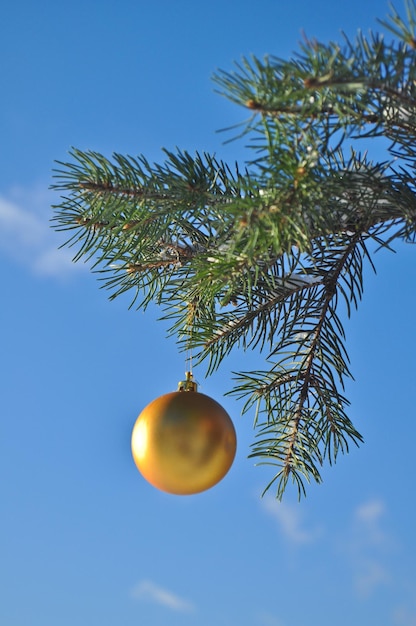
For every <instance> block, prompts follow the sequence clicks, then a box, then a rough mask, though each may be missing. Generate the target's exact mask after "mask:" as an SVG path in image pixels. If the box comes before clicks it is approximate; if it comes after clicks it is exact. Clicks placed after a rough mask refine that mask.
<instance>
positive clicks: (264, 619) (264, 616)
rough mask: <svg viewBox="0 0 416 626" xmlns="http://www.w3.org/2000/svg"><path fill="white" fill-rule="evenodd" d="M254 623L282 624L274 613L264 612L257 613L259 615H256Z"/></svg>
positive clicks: (268, 625) (271, 625) (272, 625)
mask: <svg viewBox="0 0 416 626" xmlns="http://www.w3.org/2000/svg"><path fill="white" fill-rule="evenodd" d="M256 623H257V624H258V625H259V626H283V622H282V621H280V619H278V618H277V617H276V616H275V615H272V614H271V613H265V612H262V613H259V615H257V616H256Z"/></svg>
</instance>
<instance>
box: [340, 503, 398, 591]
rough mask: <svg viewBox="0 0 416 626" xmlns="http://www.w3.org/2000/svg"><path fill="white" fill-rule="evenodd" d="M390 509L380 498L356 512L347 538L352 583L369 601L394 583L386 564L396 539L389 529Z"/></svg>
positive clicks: (358, 508)
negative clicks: (388, 513)
mask: <svg viewBox="0 0 416 626" xmlns="http://www.w3.org/2000/svg"><path fill="white" fill-rule="evenodd" d="M385 515H386V506H385V504H384V502H383V501H382V500H380V499H379V498H372V499H370V500H368V501H366V502H364V503H362V504H360V505H359V506H357V507H356V509H355V510H354V511H353V514H352V522H351V525H350V528H349V530H348V533H347V535H346V536H345V537H344V539H343V552H344V553H346V555H347V558H348V561H349V563H350V567H351V571H352V580H353V585H354V588H355V590H356V592H357V594H358V596H360V597H362V598H367V597H369V596H370V595H372V594H373V593H374V592H376V591H378V590H379V589H380V588H381V587H384V586H386V585H389V584H390V583H391V582H392V576H391V574H390V571H389V568H388V566H387V564H386V561H387V556H388V552H389V551H390V549H391V547H392V545H393V539H392V537H391V536H390V535H389V533H388V532H387V531H386V530H385V528H384V526H385V523H384V517H385Z"/></svg>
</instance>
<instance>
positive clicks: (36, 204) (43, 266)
mask: <svg viewBox="0 0 416 626" xmlns="http://www.w3.org/2000/svg"><path fill="white" fill-rule="evenodd" d="M52 202H53V197H52V195H51V194H50V193H49V192H48V190H47V189H33V190H26V189H23V188H21V189H14V190H12V191H11V192H10V194H9V195H8V196H7V197H6V196H4V195H2V196H1V195H0V251H1V252H2V254H3V255H6V256H7V257H8V258H9V259H11V260H12V261H14V262H16V263H19V264H20V265H24V266H25V267H28V268H29V269H30V270H32V271H33V272H34V273H36V274H40V275H47V276H55V277H60V276H63V275H65V274H68V272H73V271H74V270H79V269H80V268H83V267H85V266H83V265H81V264H80V265H77V264H74V263H73V262H72V256H73V253H71V252H70V251H69V250H66V249H64V250H58V247H59V245H60V244H61V243H62V242H63V239H62V238H60V237H59V236H58V234H57V233H56V232H54V231H53V230H52V229H51V224H50V218H51V216H52V211H51V208H50V206H51V204H52Z"/></svg>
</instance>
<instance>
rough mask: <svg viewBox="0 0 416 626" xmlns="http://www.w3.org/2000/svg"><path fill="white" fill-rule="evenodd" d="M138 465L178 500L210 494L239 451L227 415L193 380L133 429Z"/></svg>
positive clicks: (159, 400) (141, 417)
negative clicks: (209, 490) (192, 495)
mask: <svg viewBox="0 0 416 626" xmlns="http://www.w3.org/2000/svg"><path fill="white" fill-rule="evenodd" d="M131 447H132V453H133V459H134V462H135V463H136V465H137V468H138V469H139V471H140V472H141V474H142V475H143V476H144V478H145V479H146V480H147V481H148V482H149V483H151V484H152V485H153V486H154V487H157V488H158V489H161V490H162V491H166V492H168V493H172V494H176V495H190V494H194V493H199V492H201V491H205V490H206V489H209V488H210V487H213V486H214V485H215V484H217V483H218V482H219V481H220V480H221V479H222V478H224V476H225V474H226V473H227V472H228V470H229V469H230V467H231V465H232V463H233V460H234V457H235V453H236V447H237V441H236V434H235V429H234V425H233V423H232V421H231V419H230V416H229V415H228V413H227V412H226V411H225V409H224V408H223V407H222V406H221V405H220V404H218V402H216V401H215V400H213V399H212V398H210V397H209V396H206V395H204V394H203V393H199V392H198V391H197V384H196V382H195V381H194V380H193V379H192V374H191V373H190V372H187V374H186V380H185V381H181V382H180V383H179V385H178V391H174V392H172V393H167V394H165V395H163V396H160V397H159V398H156V400H153V402H151V403H150V404H148V405H147V406H146V407H145V408H144V409H143V411H142V412H141V413H140V415H139V417H138V418H137V421H136V423H135V425H134V428H133V433H132V440H131Z"/></svg>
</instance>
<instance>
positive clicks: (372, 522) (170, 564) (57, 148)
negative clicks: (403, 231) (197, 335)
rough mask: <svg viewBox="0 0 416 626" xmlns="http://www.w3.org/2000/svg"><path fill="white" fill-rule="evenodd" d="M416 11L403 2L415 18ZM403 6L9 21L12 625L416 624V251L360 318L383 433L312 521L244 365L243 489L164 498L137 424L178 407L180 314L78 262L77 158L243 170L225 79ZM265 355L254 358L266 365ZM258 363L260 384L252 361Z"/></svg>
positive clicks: (47, 9)
mask: <svg viewBox="0 0 416 626" xmlns="http://www.w3.org/2000/svg"><path fill="white" fill-rule="evenodd" d="M397 8H398V9H399V10H400V11H401V10H402V7H401V5H400V4H399V5H397ZM387 11H388V5H387V2H383V1H381V0H379V1H375V0H367V1H366V2H363V1H362V0H349V1H348V2H346V1H343V0H339V1H338V2H327V1H324V0H315V1H314V2H310V0H292V1H291V2H280V1H278V0H257V1H256V2H252V1H251V2H248V1H246V0H240V1H239V2H238V3H234V2H231V1H230V0H211V1H210V2H209V3H202V2H190V1H188V0H176V1H175V2H173V1H167V0H165V1H159V0H154V1H153V2H142V1H141V0H135V1H131V0H118V1H117V2H114V0H113V1H112V2H108V1H106V0H101V1H96V2H94V1H92V0H73V1H72V2H70V3H66V2H65V3H64V2H59V1H58V2H57V1H56V0H55V1H54V2H52V1H41V0H40V1H38V2H29V1H26V2H25V1H20V0H14V2H13V3H12V2H8V3H7V4H5V5H4V6H3V7H2V16H1V18H0V31H1V36H0V68H1V73H0V75H1V79H2V95H1V98H0V264H1V265H0V269H1V277H2V279H1V292H2V304H1V307H0V321H1V324H0V333H1V340H0V341H1V343H0V345H1V350H0V359H1V376H0V472H1V481H0V625H1V626H74V625H76V626H95V625H97V626H98V625H99V626H119V625H122V626H138V625H139V624H140V625H142V624H143V625H146V626H166V624H169V625H170V626H212V625H213V624H215V625H216V626H235V625H238V626H334V625H336V626H350V625H351V624H355V625H357V626H372V625H377V626H415V625H416V566H415V558H414V557H415V549H416V538H415V537H416V534H415V530H416V507H415V488H414V483H415V480H414V440H415V437H416V426H415V401H414V391H415V378H416V364H415V359H414V354H415V348H416V338H415V325H414V309H415V295H414V293H415V291H414V285H415V280H416V257H415V248H414V247H413V246H411V245H407V246H406V245H399V246H397V251H398V253H397V254H396V255H393V254H391V253H388V252H384V251H383V252H380V253H379V254H378V255H377V258H376V259H375V262H376V266H377V270H378V273H377V276H374V274H372V272H371V270H370V268H368V269H367V271H366V275H365V293H364V300H363V302H362V304H361V306H360V309H359V311H358V312H356V313H354V315H353V317H352V319H351V320H350V321H347V322H346V330H347V339H348V343H347V346H348V350H349V355H350V358H351V368H352V371H353V373H354V376H355V381H354V382H350V383H348V387H347V395H348V397H349V398H350V400H351V402H352V404H351V408H350V417H351V418H352V419H353V421H354V422H355V424H356V425H357V426H358V428H359V430H360V431H361V433H362V434H363V436H364V438H365V444H364V445H363V446H362V447H361V448H359V449H352V451H351V453H350V454H349V455H348V456H346V457H343V458H341V459H340V460H339V461H338V463H337V465H336V466H335V467H332V468H329V467H325V468H324V469H323V478H324V482H323V484H322V485H320V486H315V485H311V486H310V488H309V489H308V496H307V498H306V500H302V501H301V503H298V502H297V498H296V493H295V492H294V490H291V489H289V490H288V492H287V494H286V496H285V498H284V500H283V502H282V503H278V502H276V501H275V499H274V497H273V493H272V492H270V493H269V494H268V495H266V496H265V497H264V498H261V493H262V490H263V488H264V486H265V485H266V483H267V482H268V480H269V479H270V478H271V475H272V474H271V471H272V470H271V469H265V468H256V467H254V466H253V461H252V460H250V459H247V455H248V454H249V451H250V444H251V443H252V441H253V438H254V434H253V430H252V418H253V416H252V415H245V416H244V417H241V416H240V410H241V406H240V405H239V404H238V402H236V401H235V400H234V399H232V398H224V397H223V394H224V393H225V392H226V391H227V389H229V387H230V386H231V378H232V371H233V370H237V369H242V368H244V369H250V368H252V367H256V366H257V365H259V364H260V365H261V363H262V358H261V357H258V356H256V355H242V354H241V353H239V354H238V353H236V354H235V355H233V356H232V357H231V358H230V359H229V360H228V361H225V362H224V364H223V366H222V368H221V370H220V371H219V372H218V373H217V374H215V375H214V376H213V377H211V378H209V379H205V378H204V372H203V371H198V370H195V371H194V374H195V377H196V378H197V379H198V380H199V382H200V391H202V392H204V393H206V394H208V395H211V396H213V397H215V398H216V399H217V400H218V401H220V402H221V403H222V404H223V406H224V407H225V408H226V409H227V411H228V412H229V413H230V415H231V416H232V417H233V420H234V423H235V426H236V430H237V436H238V452H237V456H236V460H235V462H234V465H233V467H232V468H231V470H230V472H229V474H228V475H227V476H226V478H225V479H224V480H223V481H222V482H221V483H219V484H218V485H217V486H216V487H214V488H213V489H211V490H209V491H207V492H205V493H203V494H199V495H197V496H192V497H177V496H171V495H168V494H164V493H162V492H159V491H157V490H156V489H154V488H153V487H151V486H150V485H148V484H147V483H146V482H145V481H144V479H143V478H142V477H141V476H140V474H139V473H138V471H137V470H136V468H135V466H134V463H133V461H132V458H131V454H130V433H131V429H132V427H133V424H134V422H135V420H136V417H137V415H138V414H139V413H140V411H141V410H142V408H143V407H144V406H145V405H146V404H148V403H149V402H150V401H151V400H153V399H154V398H155V397H157V396H159V395H161V394H162V393H167V392H168V391H173V390H175V389H176V386H177V382H178V380H180V379H182V378H183V373H184V369H185V364H184V358H183V355H182V354H179V353H178V350H177V348H176V346H175V343H174V341H173V340H166V338H165V331H166V328H165V327H164V326H163V324H162V323H160V322H157V317H158V311H157V310H154V309H152V308H150V309H149V310H148V311H147V312H146V313H142V312H137V311H135V310H128V302H129V300H128V298H118V299H117V300H116V301H114V302H109V301H108V294H107V293H106V292H105V291H103V290H102V289H100V288H99V282H98V281H97V277H96V276H95V275H93V274H91V273H90V272H89V269H88V267H87V266H86V265H84V264H78V265H74V264H72V263H71V261H70V258H71V253H70V251H68V250H66V249H64V250H58V246H59V245H60V243H62V241H63V240H64V237H63V236H61V235H59V234H57V233H55V232H53V231H52V230H51V228H50V225H49V220H50V218H51V216H52V210H51V204H53V202H55V201H56V200H57V198H56V197H55V196H54V195H53V194H52V192H51V191H49V190H48V187H49V185H50V184H51V182H52V178H51V173H52V168H53V167H54V160H56V159H57V160H66V159H67V153H68V150H69V149H70V147H71V146H76V147H78V148H81V149H92V150H97V151H100V152H103V153H104V154H106V155H107V156H110V155H111V153H112V152H113V151H117V152H121V153H128V154H133V155H136V154H139V153H143V154H145V155H146V156H147V157H148V159H149V160H150V161H160V160H162V158H163V155H162V153H161V148H162V147H166V148H168V149H174V148H175V146H179V147H180V148H182V149H186V150H189V151H191V152H193V151H194V150H201V151H203V150H207V151H209V152H216V154H217V156H218V157H219V158H224V159H229V160H230V161H232V162H233V161H234V160H235V159H238V160H240V161H243V160H244V158H245V154H246V153H245V151H244V146H243V144H241V143H238V142H237V143H236V142H234V143H231V144H227V145H224V144H223V141H224V135H221V134H219V133H217V132H216V131H217V130H218V129H220V128H224V127H226V126H230V125H232V124H234V123H237V122H239V121H241V120H242V119H244V118H245V116H246V113H245V112H244V111H241V110H239V109H238V108H237V107H236V106H235V105H233V104H231V103H229V102H228V101H227V100H226V99H224V98H223V97H221V96H219V95H218V94H216V93H214V85H213V83H212V81H211V76H212V74H213V72H214V71H215V70H217V69H218V68H221V69H225V70H230V69H232V63H233V61H235V60H239V59H241V57H242V56H243V55H250V54H251V53H254V54H256V55H258V56H263V55H264V54H266V53H271V54H275V55H277V56H281V57H287V56H288V55H290V53H291V52H292V51H293V50H295V49H296V47H297V42H298V41H299V40H300V38H301V32H302V29H304V30H305V31H306V33H307V34H308V35H309V36H311V37H312V36H314V37H317V38H318V39H321V40H323V41H328V40H329V39H332V40H339V39H340V31H341V30H344V31H345V32H346V33H347V34H348V35H349V36H351V37H353V36H354V34H355V32H356V30H357V29H358V28H362V29H363V31H364V32H367V31H368V29H370V28H373V29H377V28H379V27H378V26H377V22H376V18H377V17H381V18H383V17H385V15H386V13H387ZM243 360H244V363H243ZM242 363H243V365H242Z"/></svg>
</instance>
